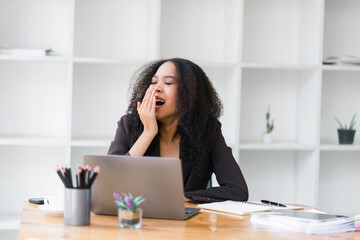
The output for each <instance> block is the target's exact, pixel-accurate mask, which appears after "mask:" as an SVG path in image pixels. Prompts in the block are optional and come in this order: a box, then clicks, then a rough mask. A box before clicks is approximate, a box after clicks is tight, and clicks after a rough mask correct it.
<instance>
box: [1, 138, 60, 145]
mask: <svg viewBox="0 0 360 240" xmlns="http://www.w3.org/2000/svg"><path fill="white" fill-rule="evenodd" d="M0 145H9V146H65V145H66V140H65V138H48V137H43V138H41V137H1V138H0Z"/></svg>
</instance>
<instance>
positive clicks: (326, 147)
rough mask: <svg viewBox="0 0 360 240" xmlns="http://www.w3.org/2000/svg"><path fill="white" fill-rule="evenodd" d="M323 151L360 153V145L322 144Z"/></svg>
mask: <svg viewBox="0 0 360 240" xmlns="http://www.w3.org/2000/svg"><path fill="white" fill-rule="evenodd" d="M320 150H321V151H360V145H359V144H357V145H356V144H354V145H345V144H341V145H340V144H321V145H320Z"/></svg>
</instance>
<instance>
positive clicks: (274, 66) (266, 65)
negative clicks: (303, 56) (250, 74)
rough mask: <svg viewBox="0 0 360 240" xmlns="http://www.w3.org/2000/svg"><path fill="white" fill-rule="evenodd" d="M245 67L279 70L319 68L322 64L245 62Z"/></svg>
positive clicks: (243, 65)
mask: <svg viewBox="0 0 360 240" xmlns="http://www.w3.org/2000/svg"><path fill="white" fill-rule="evenodd" d="M241 66H242V67H243V68H248V69H278V70H317V69H320V67H321V65H316V64H270V63H251V62H244V63H242V64H241Z"/></svg>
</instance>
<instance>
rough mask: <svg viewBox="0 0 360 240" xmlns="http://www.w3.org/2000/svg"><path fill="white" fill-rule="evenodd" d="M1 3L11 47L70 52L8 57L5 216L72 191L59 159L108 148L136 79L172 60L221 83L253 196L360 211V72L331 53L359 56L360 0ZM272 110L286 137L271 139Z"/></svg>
mask: <svg viewBox="0 0 360 240" xmlns="http://www.w3.org/2000/svg"><path fill="white" fill-rule="evenodd" d="M0 3H1V6H3V7H2V8H0V36H1V37H0V46H1V47H9V48H49V47H50V48H52V49H53V50H54V51H55V52H56V53H57V54H58V56H51V57H22V56H5V55H0V73H1V76H2V78H1V88H0V112H1V118H0V159H1V160H0V161H1V164H2V167H3V169H6V171H4V172H5V173H4V174H2V175H1V177H0V179H1V181H0V191H1V192H3V193H5V194H6V195H11V196H12V198H11V201H10V200H9V199H8V198H4V199H2V200H1V201H0V203H1V204H0V205H1V206H3V207H2V208H0V215H2V216H5V215H13V214H20V213H21V207H22V203H23V201H24V199H26V198H28V197H36V196H44V195H49V194H59V193H61V192H62V186H61V182H60V181H59V179H57V176H56V174H55V171H54V167H55V165H56V164H58V163H68V164H77V163H78V162H79V161H82V155H83V154H85V153H94V154H105V153H106V152H107V149H108V146H109V144H110V141H111V140H112V138H113V137H114V134H115V130H116V126H117V125H116V123H117V121H118V120H119V119H120V117H121V116H122V115H123V114H124V113H125V110H126V107H127V104H128V97H129V96H128V88H129V81H130V79H131V78H132V76H133V74H134V72H135V71H136V70H137V69H138V68H139V67H140V66H142V65H143V64H145V63H147V62H149V61H152V60H155V59H159V58H171V57H183V58H188V59H190V60H193V61H194V62H196V63H198V64H199V65H200V66H201V67H203V69H204V70H205V72H206V73H207V74H208V76H209V77H210V79H211V80H212V82H213V84H214V86H215V87H216V89H217V91H218V93H219V95H220V98H221V99H222V101H223V104H224V115H223V116H222V117H221V121H222V123H223V133H224V135H225V138H226V141H227V143H228V144H229V145H230V146H232V148H233V153H234V155H235V157H236V159H237V160H238V163H239V165H240V166H241V169H242V171H243V173H244V175H245V178H246V180H247V182H248V186H249V191H250V200H259V199H271V200H274V201H279V202H289V203H302V204H308V205H313V206H316V207H318V208H319V209H321V210H323V211H328V212H336V213H342V214H358V213H360V208H359V205H358V204H357V202H359V201H360V193H359V194H355V193H354V192H353V187H352V185H353V184H354V185H355V184H356V183H357V182H359V180H360V179H359V176H360V175H359V174H357V173H356V169H359V164H360V162H359V155H360V147H359V143H360V135H359V134H358V133H357V135H356V139H355V144H354V145H353V146H339V145H338V144H337V135H336V128H337V125H336V122H335V121H334V116H337V117H339V118H340V119H342V120H343V121H350V118H351V116H352V114H353V113H355V112H357V113H358V115H360V111H359V110H360V97H359V96H360V94H359V89H360V80H359V79H360V67H358V66H325V65H322V59H323V58H324V57H327V56H332V55H358V56H359V55H360V50H359V49H360V48H359V47H358V42H359V40H360V32H359V29H360V27H359V24H358V23H359V22H360V15H358V13H357V9H360V2H359V1H356V0H344V1H336V0H271V1H268V0H227V1H222V0H210V1H209V0H183V1H178V0H121V1H119V0H104V1H96V0H28V1H24V0H12V1H7V0H0ZM8 23H12V24H8ZM268 106H271V117H272V118H274V119H275V129H274V132H273V136H272V137H273V143H272V144H268V145H264V144H261V143H260V139H261V134H262V132H263V131H264V130H265V113H266V111H267V108H268ZM19 176H21V178H20V177H19ZM9 183H11V184H9ZM329 199H330V200H329ZM337 200H339V202H341V204H337Z"/></svg>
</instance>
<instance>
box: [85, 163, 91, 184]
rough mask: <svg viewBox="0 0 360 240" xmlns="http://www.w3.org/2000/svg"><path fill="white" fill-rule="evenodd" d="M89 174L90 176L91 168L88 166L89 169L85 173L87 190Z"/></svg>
mask: <svg viewBox="0 0 360 240" xmlns="http://www.w3.org/2000/svg"><path fill="white" fill-rule="evenodd" d="M90 174H91V167H90V166H89V169H88V171H87V175H86V187H87V188H89V187H90V186H89V181H90Z"/></svg>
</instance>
